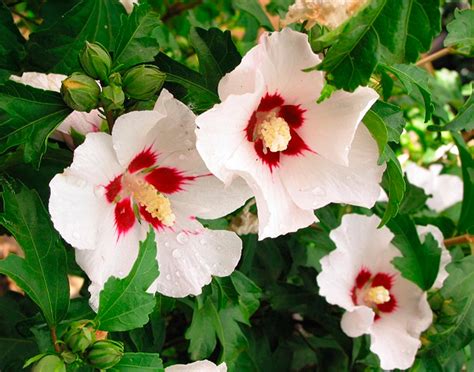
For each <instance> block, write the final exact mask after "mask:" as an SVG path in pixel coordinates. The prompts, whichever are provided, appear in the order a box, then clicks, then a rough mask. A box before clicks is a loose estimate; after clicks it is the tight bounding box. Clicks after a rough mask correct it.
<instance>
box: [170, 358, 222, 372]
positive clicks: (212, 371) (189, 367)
mask: <svg viewBox="0 0 474 372" xmlns="http://www.w3.org/2000/svg"><path fill="white" fill-rule="evenodd" d="M165 372H227V365H226V364H225V363H221V364H219V365H218V366H216V365H215V364H214V363H212V362H210V361H208V360H199V361H197V362H194V363H190V364H175V365H174V366H169V367H166V368H165Z"/></svg>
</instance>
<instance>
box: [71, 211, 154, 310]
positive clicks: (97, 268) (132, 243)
mask: <svg viewBox="0 0 474 372" xmlns="http://www.w3.org/2000/svg"><path fill="white" fill-rule="evenodd" d="M97 230H98V231H99V232H100V233H99V236H98V241H97V243H96V244H95V247H94V248H95V249H91V250H76V262H77V263H78V265H79V266H80V267H81V268H82V269H83V270H84V272H85V273H86V274H87V276H88V277H89V279H90V280H91V282H92V283H91V286H90V287H89V292H90V293H91V299H90V303H91V306H92V307H93V308H94V309H97V308H98V303H99V302H98V301H99V292H100V291H101V290H102V289H103V288H104V284H105V283H106V282H107V280H108V279H109V278H110V277H111V276H114V277H118V278H124V277H125V276H127V275H128V274H129V272H130V269H131V268H132V266H133V264H134V263H135V260H136V258H137V256H138V250H139V242H140V241H143V240H144V239H145V238H146V232H147V231H148V226H145V224H143V225H140V224H139V223H138V222H135V225H134V226H133V227H132V228H131V229H130V230H129V231H128V232H127V233H126V234H124V235H122V236H121V237H120V238H118V236H117V232H116V228H115V217H114V209H113V208H110V209H109V213H107V214H106V215H105V216H104V217H103V220H102V221H101V223H100V225H98V226H97Z"/></svg>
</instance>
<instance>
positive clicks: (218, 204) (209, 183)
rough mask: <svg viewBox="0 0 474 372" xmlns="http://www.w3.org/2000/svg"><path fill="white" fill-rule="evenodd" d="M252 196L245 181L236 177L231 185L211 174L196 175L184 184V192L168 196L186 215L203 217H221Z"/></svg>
mask: <svg viewBox="0 0 474 372" xmlns="http://www.w3.org/2000/svg"><path fill="white" fill-rule="evenodd" d="M251 197H252V191H251V190H250V188H249V187H248V186H247V184H246V183H245V181H244V180H243V179H241V178H237V179H236V180H234V181H233V182H232V184H231V185H229V186H225V185H224V183H223V182H222V181H221V180H219V179H218V178H216V177H214V176H213V175H211V174H209V175H207V176H203V177H198V178H196V179H195V180H194V181H192V182H190V184H189V185H188V186H185V191H184V192H178V193H176V194H172V195H170V196H169V199H170V200H171V203H172V204H173V205H175V204H178V205H179V206H180V207H181V210H182V211H184V213H185V214H186V215H187V216H197V217H201V218H205V219H215V218H219V217H223V216H225V215H227V214H229V213H231V212H233V211H235V210H236V209H237V208H239V207H241V206H242V205H243V204H244V203H245V202H246V201H247V200H248V199H250V198H251Z"/></svg>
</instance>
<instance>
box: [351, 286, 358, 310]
mask: <svg viewBox="0 0 474 372" xmlns="http://www.w3.org/2000/svg"><path fill="white" fill-rule="evenodd" d="M351 299H352V303H353V304H354V305H357V287H356V286H353V287H352V289H351Z"/></svg>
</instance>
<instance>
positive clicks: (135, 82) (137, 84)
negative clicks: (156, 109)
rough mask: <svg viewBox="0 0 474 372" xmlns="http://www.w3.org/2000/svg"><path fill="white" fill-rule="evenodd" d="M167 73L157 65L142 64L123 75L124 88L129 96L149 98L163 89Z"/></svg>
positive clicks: (140, 98) (143, 99)
mask: <svg viewBox="0 0 474 372" xmlns="http://www.w3.org/2000/svg"><path fill="white" fill-rule="evenodd" d="M165 77H166V74H165V73H164V72H161V71H160V70H159V69H158V68H157V67H155V66H151V65H140V66H136V67H133V68H132V69H130V70H128V71H127V73H126V74H125V75H124V77H123V90H124V91H125V93H126V94H127V96H128V97H130V98H134V99H138V100H142V101H145V100H149V99H151V98H153V96H154V95H155V93H156V92H157V91H158V90H159V89H161V87H162V86H163V83H164V82H165Z"/></svg>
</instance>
